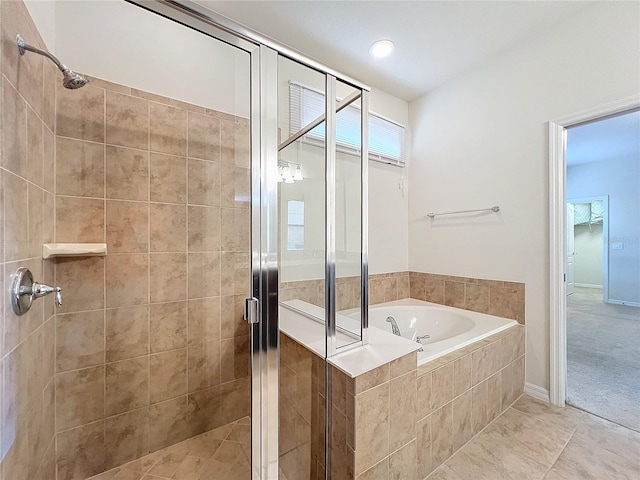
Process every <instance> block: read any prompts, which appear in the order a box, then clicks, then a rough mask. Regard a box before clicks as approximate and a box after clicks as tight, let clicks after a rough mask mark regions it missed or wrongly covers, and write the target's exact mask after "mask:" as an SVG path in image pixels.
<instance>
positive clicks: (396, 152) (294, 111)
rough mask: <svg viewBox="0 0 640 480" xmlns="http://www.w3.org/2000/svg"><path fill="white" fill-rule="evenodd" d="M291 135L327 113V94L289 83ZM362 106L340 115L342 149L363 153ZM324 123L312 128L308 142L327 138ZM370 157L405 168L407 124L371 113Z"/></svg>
mask: <svg viewBox="0 0 640 480" xmlns="http://www.w3.org/2000/svg"><path fill="white" fill-rule="evenodd" d="M289 100H290V103H289V113H290V116H289V130H290V134H294V133H296V132H297V131H299V130H300V129H301V128H302V127H304V126H305V125H308V124H309V123H311V122H312V121H313V120H315V119H316V118H318V117H319V116H320V115H322V114H324V94H323V93H320V92H317V91H315V90H312V89H310V88H307V87H304V86H302V85H299V84H297V83H293V82H290V83H289ZM360 134H361V132H360V109H359V108H356V107H355V106H353V105H351V106H348V107H347V108H345V109H344V110H342V111H340V112H339V113H338V115H337V125H336V144H337V145H338V148H339V149H340V150H342V151H347V152H349V153H356V154H357V153H360ZM324 135H325V132H324V123H322V124H320V125H318V126H317V127H316V128H314V129H313V130H311V132H309V133H308V134H307V135H306V136H305V139H307V141H309V140H310V141H311V142H313V140H316V141H317V140H320V139H324ZM369 160H376V161H379V162H383V163H391V164H394V165H398V166H400V167H404V165H405V158H404V127H403V126H401V125H398V124H397V123H393V122H392V121H390V120H387V119H385V118H382V117H381V116H379V115H376V114H375V113H369Z"/></svg>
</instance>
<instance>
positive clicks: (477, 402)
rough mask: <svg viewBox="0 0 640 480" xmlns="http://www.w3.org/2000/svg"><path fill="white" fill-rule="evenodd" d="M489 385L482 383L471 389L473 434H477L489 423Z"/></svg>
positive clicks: (485, 382)
mask: <svg viewBox="0 0 640 480" xmlns="http://www.w3.org/2000/svg"><path fill="white" fill-rule="evenodd" d="M487 402H488V383H487V381H484V382H481V383H479V384H478V385H476V386H475V387H473V388H472V389H471V421H472V423H473V433H474V434H476V433H478V432H479V431H480V430H482V429H483V428H484V427H485V426H486V425H487V424H488V423H489V416H488V413H487V412H488V407H487Z"/></svg>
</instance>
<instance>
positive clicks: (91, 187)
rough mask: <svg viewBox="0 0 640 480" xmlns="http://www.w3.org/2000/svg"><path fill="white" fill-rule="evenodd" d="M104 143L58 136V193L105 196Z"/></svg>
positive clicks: (78, 195) (77, 195) (76, 195)
mask: <svg viewBox="0 0 640 480" xmlns="http://www.w3.org/2000/svg"><path fill="white" fill-rule="evenodd" d="M104 175H105V155H104V145H103V144H101V143H93V142H86V141H82V140H75V139H73V138H65V137H58V138H57V139H56V194H58V195H70V196H75V197H98V198H102V197H104Z"/></svg>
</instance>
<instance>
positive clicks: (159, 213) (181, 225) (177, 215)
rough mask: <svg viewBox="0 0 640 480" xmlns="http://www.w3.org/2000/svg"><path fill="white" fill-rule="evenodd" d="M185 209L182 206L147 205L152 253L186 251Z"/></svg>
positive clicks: (166, 204)
mask: <svg viewBox="0 0 640 480" xmlns="http://www.w3.org/2000/svg"><path fill="white" fill-rule="evenodd" d="M186 227H187V209H186V207H185V206H184V205H172V204H168V203H152V204H151V205H149V229H150V232H149V233H150V248H151V251H152V252H184V251H186V250H187V236H186V234H185V232H186Z"/></svg>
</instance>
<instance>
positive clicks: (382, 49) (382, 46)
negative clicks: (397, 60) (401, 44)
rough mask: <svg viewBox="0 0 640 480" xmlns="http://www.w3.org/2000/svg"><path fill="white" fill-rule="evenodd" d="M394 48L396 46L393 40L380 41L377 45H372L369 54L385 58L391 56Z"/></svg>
mask: <svg viewBox="0 0 640 480" xmlns="http://www.w3.org/2000/svg"><path fill="white" fill-rule="evenodd" d="M394 48H396V46H395V45H394V44H393V42H392V41H391V40H378V41H377V42H376V43H374V44H373V45H371V48H370V49H369V53H370V54H371V56H372V57H375V58H384V57H388V56H389V55H391V54H392V53H393V49H394Z"/></svg>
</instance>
